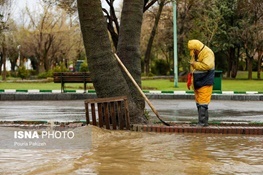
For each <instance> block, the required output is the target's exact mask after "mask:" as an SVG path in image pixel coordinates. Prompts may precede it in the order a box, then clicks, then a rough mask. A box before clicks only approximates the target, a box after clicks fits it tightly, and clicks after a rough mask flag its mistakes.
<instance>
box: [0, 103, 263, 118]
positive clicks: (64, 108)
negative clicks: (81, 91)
mask: <svg viewBox="0 0 263 175" xmlns="http://www.w3.org/2000/svg"><path fill="white" fill-rule="evenodd" d="M151 102H152V104H153V105H154V107H155V108H156V110H157V111H158V113H159V115H160V116H161V117H162V118H163V119H164V120H166V121H193V120H196V119H197V110H196V106H195V102H194V101H193V100H164V99H151ZM146 110H147V111H148V112H149V114H150V115H151V116H153V117H154V116H155V115H154V113H153V112H152V111H151V109H150V108H149V106H148V105H147V104H146ZM209 111H210V113H209V114H210V121H212V120H215V121H234V122H238V121H244V122H247V121H253V122H263V101H220V100H213V101H212V102H211V104H210V105H209ZM17 120H38V121H50V120H53V121H76V120H85V107H84V101H83V100H74V101H73V100H71V101H1V102H0V121H17Z"/></svg>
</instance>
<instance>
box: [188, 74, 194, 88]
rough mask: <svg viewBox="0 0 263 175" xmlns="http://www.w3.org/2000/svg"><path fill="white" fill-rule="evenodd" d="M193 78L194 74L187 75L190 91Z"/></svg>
mask: <svg viewBox="0 0 263 175" xmlns="http://www.w3.org/2000/svg"><path fill="white" fill-rule="evenodd" d="M192 76H193V74H192V73H188V75H187V88H188V89H189V90H190V87H191V85H192Z"/></svg>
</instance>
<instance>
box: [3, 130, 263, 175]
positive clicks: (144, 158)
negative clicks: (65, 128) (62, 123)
mask: <svg viewBox="0 0 263 175" xmlns="http://www.w3.org/2000/svg"><path fill="white" fill-rule="evenodd" d="M89 127H90V126H89ZM82 129H83V130H85V127H82ZM82 137H84V136H82ZM262 143H263V137H262V136H246V135H208V134H164V133H140V132H130V131H106V130H104V129H99V128H96V127H92V148H91V150H78V149H73V150H58V149H48V150H41V149H40V150H30V149H27V150H25V149H24V150H23V149H22V150H21V149H0V164H1V167H0V174H6V175H7V174H8V175H9V174H27V175H34V174H42V175H49V174H94V175H95V174H96V175H97V174H98V175H99V174H100V175H104V174H105V175H110V174H112V175H117V174H130V175H137V174H138V175H153V174H156V175H157V174H158V175H159V174H165V175H166V174H167V175H174V174H182V175H192V174H202V175H211V174H230V175H231V174H253V175H254V174H255V175H261V174H262V173H263V163H262V162H263V157H262V153H263V144H262Z"/></svg>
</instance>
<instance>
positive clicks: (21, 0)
mask: <svg viewBox="0 0 263 175" xmlns="http://www.w3.org/2000/svg"><path fill="white" fill-rule="evenodd" d="M40 1H41V0H14V4H13V8H14V13H13V15H14V18H15V20H16V21H19V19H20V18H21V15H22V13H23V10H24V9H25V8H26V6H28V7H29V9H31V10H32V11H39V9H38V8H37V7H38V4H39V3H40ZM101 2H102V7H104V8H108V4H107V3H106V2H105V0H101ZM122 2H123V0H115V1H114V5H115V6H116V8H119V7H120V6H121V3H122ZM117 11H120V10H117Z"/></svg>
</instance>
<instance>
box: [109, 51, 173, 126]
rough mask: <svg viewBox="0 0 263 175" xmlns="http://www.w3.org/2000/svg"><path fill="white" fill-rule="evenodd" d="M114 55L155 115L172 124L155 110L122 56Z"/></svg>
mask: <svg viewBox="0 0 263 175" xmlns="http://www.w3.org/2000/svg"><path fill="white" fill-rule="evenodd" d="M114 56H115V57H116V59H117V61H118V62H119V64H120V65H121V67H122V68H123V70H124V71H125V72H126V74H127V75H128V77H129V78H130V79H131V81H132V83H133V84H134V85H135V87H136V88H137V90H138V91H139V92H140V94H141V95H142V96H143V98H144V100H145V101H146V102H147V104H148V105H149V106H150V108H151V109H152V111H153V112H154V113H155V115H156V116H157V118H158V119H159V120H160V121H161V122H162V123H163V124H164V125H166V126H170V125H169V124H168V123H166V122H165V121H163V120H162V119H161V118H160V116H159V114H158V112H157V111H156V110H155V108H154V106H153V105H152V103H151V102H150V100H149V99H148V98H147V97H146V95H145V94H144V93H143V91H142V90H141V88H140V87H139V85H138V84H137V82H136V81H135V80H134V78H133V77H132V75H131V74H130V72H129V71H128V69H127V68H126V67H125V65H124V64H123V63H122V61H121V60H120V58H119V57H118V55H117V54H116V53H114Z"/></svg>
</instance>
